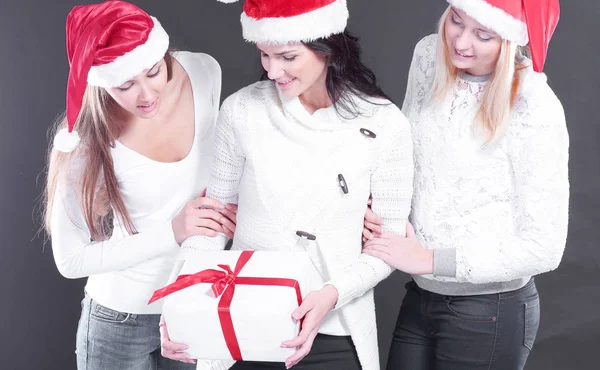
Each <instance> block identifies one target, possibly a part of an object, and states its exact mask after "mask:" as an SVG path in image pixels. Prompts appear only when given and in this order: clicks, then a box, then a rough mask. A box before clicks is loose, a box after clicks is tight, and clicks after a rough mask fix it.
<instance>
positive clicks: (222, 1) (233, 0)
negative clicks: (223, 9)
mask: <svg viewBox="0 0 600 370" xmlns="http://www.w3.org/2000/svg"><path fill="white" fill-rule="evenodd" d="M217 1H218V2H220V3H225V4H231V3H235V2H237V1H238V0H217Z"/></svg>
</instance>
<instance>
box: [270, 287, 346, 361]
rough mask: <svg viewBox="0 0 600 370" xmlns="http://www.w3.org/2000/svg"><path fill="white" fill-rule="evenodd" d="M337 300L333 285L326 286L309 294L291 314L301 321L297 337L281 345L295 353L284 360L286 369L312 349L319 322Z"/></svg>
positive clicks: (319, 325) (336, 292)
mask: <svg viewBox="0 0 600 370" xmlns="http://www.w3.org/2000/svg"><path fill="white" fill-rule="evenodd" d="M337 300H338V291H337V289H336V288H335V287H334V286H333V285H326V286H324V287H323V288H321V289H319V290H315V291H313V292H310V293H309V294H308V295H307V296H306V298H305V299H304V301H303V302H302V304H301V305H300V307H298V308H297V309H296V310H294V312H293V313H292V318H293V319H294V320H303V321H302V329H301V330H300V333H298V336H297V337H296V338H294V339H292V340H288V341H286V342H283V343H282V344H281V347H283V348H294V347H296V348H297V350H296V352H295V353H294V354H293V355H291V356H290V357H289V358H288V359H287V360H285V367H286V368H287V369H289V368H291V367H292V366H294V365H296V364H297V363H298V362H300V360H302V359H303V358H304V357H305V356H306V355H308V353H309V352H310V349H311V348H312V345H313V342H314V340H315V337H316V336H317V334H318V333H319V328H320V327H321V322H322V321H323V319H324V318H325V316H326V315H327V314H328V313H329V311H331V310H332V309H333V308H334V307H335V304H336V303H337Z"/></svg>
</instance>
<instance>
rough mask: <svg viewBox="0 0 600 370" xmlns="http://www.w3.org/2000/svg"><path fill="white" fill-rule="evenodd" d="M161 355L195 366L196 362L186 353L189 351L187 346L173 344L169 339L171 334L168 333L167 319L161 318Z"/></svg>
mask: <svg viewBox="0 0 600 370" xmlns="http://www.w3.org/2000/svg"><path fill="white" fill-rule="evenodd" d="M159 326H160V354H161V355H162V356H163V357H166V358H170V359H171V360H175V361H181V362H185V363H188V364H195V363H196V360H192V359H191V358H190V357H189V356H188V354H187V353H185V352H184V351H185V350H186V349H188V347H187V346H186V345H185V344H179V343H173V342H171V340H170V339H169V332H168V331H167V324H166V323H165V319H164V318H163V317H162V315H161V317H160V325H159Z"/></svg>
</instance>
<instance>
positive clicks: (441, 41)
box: [431, 6, 525, 144]
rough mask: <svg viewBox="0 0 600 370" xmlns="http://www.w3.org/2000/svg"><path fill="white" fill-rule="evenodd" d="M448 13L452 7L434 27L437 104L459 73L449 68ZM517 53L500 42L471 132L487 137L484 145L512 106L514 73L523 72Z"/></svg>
mask: <svg viewBox="0 0 600 370" xmlns="http://www.w3.org/2000/svg"><path fill="white" fill-rule="evenodd" d="M451 9H452V7H451V6H448V8H447V9H446V11H445V12H444V14H442V17H441V18H440V21H439V24H438V39H437V50H436V61H435V72H434V77H433V86H432V93H431V99H432V100H433V101H434V102H437V103H439V102H442V101H443V100H444V99H445V97H446V94H447V93H448V90H449V89H450V88H451V87H452V85H453V84H454V82H455V80H456V78H457V76H458V75H459V73H460V71H459V70H458V69H457V68H456V67H455V66H454V65H453V64H452V61H451V59H450V51H449V50H448V45H447V43H446V29H445V23H446V20H447V18H448V17H449V16H450V11H451ZM517 52H519V53H520V52H521V50H518V48H517V45H516V44H514V43H512V42H511V41H508V40H505V39H503V40H502V45H501V47H500V55H499V57H498V61H497V62H496V68H495V69H494V71H493V72H492V76H491V78H490V81H489V83H488V84H487V86H486V87H485V90H484V91H483V95H482V97H481V104H480V106H479V110H478V111H477V114H476V116H475V123H474V125H473V130H477V129H482V130H483V132H484V133H485V135H486V137H487V140H486V144H488V143H490V142H491V141H493V140H494V139H495V138H497V137H498V135H499V133H501V132H502V130H503V129H504V127H505V122H506V120H507V118H508V117H509V116H510V114H511V111H512V108H513V106H514V103H515V98H516V96H517V91H518V89H519V83H520V81H519V73H515V71H517V70H519V69H522V68H525V66H524V65H522V64H520V62H517V58H516V57H517Z"/></svg>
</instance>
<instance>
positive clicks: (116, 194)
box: [44, 85, 135, 241]
mask: <svg viewBox="0 0 600 370" xmlns="http://www.w3.org/2000/svg"><path fill="white" fill-rule="evenodd" d="M115 108H116V103H115V102H114V101H113V100H112V98H111V97H110V96H109V95H108V93H107V92H106V90H104V89H103V88H99V87H94V86H89V85H88V86H87V88H86V91H85V94H84V96H83V102H82V106H81V111H80V114H79V117H78V118H77V121H76V123H75V128H76V129H77V131H78V133H79V136H80V138H81V141H80V143H79V145H78V146H77V148H76V149H75V150H74V151H73V152H71V153H63V152H60V151H58V150H56V149H54V148H52V147H51V148H50V149H49V151H48V158H47V159H48V176H47V183H46V191H45V194H44V195H45V204H46V207H45V214H44V224H45V228H46V231H47V232H48V233H49V234H50V233H51V219H52V206H53V204H54V202H55V196H56V187H57V185H58V183H59V182H60V183H61V184H62V185H63V186H75V188H76V189H77V191H76V194H77V198H78V201H79V203H80V206H81V210H82V213H83V217H84V219H85V223H86V224H87V227H88V229H89V231H90V235H91V238H92V240H95V241H99V240H106V239H107V238H108V237H109V234H110V232H111V230H110V226H111V217H114V214H111V212H109V210H110V209H111V207H112V208H113V209H114V210H115V213H116V214H117V215H118V216H119V217H120V218H121V220H123V221H124V224H125V228H126V230H127V232H129V233H130V234H133V233H135V228H134V227H133V223H132V222H131V219H130V218H129V214H128V212H127V209H126V208H125V204H124V202H123V198H122V196H121V193H120V191H119V187H118V182H117V178H116V175H115V171H114V166H113V160H112V156H111V154H110V147H111V146H114V143H115V140H116V138H118V137H119V134H120V131H121V128H120V126H119V125H118V123H117V121H116V120H115V119H114V117H113V116H114V113H113V112H114V111H115ZM66 127H67V120H66V118H65V117H63V118H62V119H59V120H58V121H57V122H56V123H55V125H54V128H53V132H52V135H51V137H53V136H54V134H55V133H56V132H58V131H59V130H61V129H63V128H66ZM74 162H77V163H76V164H75V163H74ZM74 165H76V167H77V168H76V171H73V168H72V166H74ZM69 192H70V190H69Z"/></svg>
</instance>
